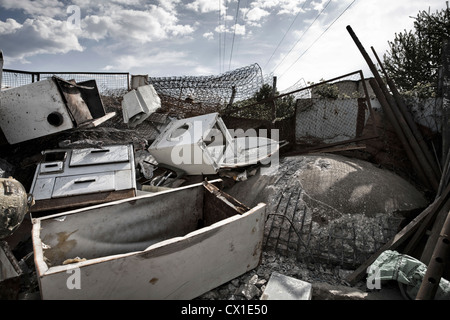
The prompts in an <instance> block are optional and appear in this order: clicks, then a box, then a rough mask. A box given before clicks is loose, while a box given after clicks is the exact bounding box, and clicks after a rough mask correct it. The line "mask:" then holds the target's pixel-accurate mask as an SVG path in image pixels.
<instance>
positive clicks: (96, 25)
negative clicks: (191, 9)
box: [82, 5, 194, 44]
mask: <svg viewBox="0 0 450 320" xmlns="http://www.w3.org/2000/svg"><path fill="white" fill-rule="evenodd" d="M82 30H83V31H84V33H83V35H82V36H83V37H86V38H89V39H94V40H101V39H104V38H110V39H111V40H120V41H124V42H125V43H124V44H128V43H130V42H136V43H141V44H142V43H149V42H151V41H156V40H162V39H167V38H168V37H169V36H184V35H189V34H191V33H192V32H193V31H194V28H193V27H192V26H190V25H180V24H178V19H177V17H176V16H175V15H173V14H172V13H171V12H169V11H166V10H165V9H164V8H161V7H157V6H154V5H153V6H151V7H150V8H149V9H148V10H145V11H139V10H132V9H122V10H116V8H114V7H111V8H109V9H108V11H106V12H105V14H104V15H101V16H100V15H91V16H87V17H86V18H84V19H83V20H82Z"/></svg>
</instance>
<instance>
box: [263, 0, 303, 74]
mask: <svg viewBox="0 0 450 320" xmlns="http://www.w3.org/2000/svg"><path fill="white" fill-rule="evenodd" d="M306 2H308V0H305V2H303V5H302V7H301V9H300V10H299V11H298V13H297V15H296V16H295V18H294V20H292V22H291V25H290V26H289V28H288V29H287V30H286V32H285V33H284V35H283V38H281V40H280V42H278V45H277V47H276V48H275V50H274V51H273V53H272V55H271V56H270V58H269V60H267V62H266V64H265V65H264V68H265V67H267V65H268V64H269V62H270V60H272V58H273V56H274V55H275V52H277V50H278V48H279V47H280V45H281V43H282V42H283V41H284V38H286V35H287V34H288V32H289V31H290V30H291V28H292V26H293V25H294V23H295V21H296V20H297V18H298V16H299V15H300V13H301V12H302V11H303V9H304V8H305V5H306Z"/></svg>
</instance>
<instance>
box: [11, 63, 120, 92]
mask: <svg viewBox="0 0 450 320" xmlns="http://www.w3.org/2000/svg"><path fill="white" fill-rule="evenodd" d="M53 76H57V77H60V78H62V79H64V80H75V82H77V83H78V82H83V81H88V80H95V82H96V83H97V87H98V90H99V92H100V93H101V94H103V95H111V96H121V95H123V94H124V93H126V92H127V91H128V89H129V73H127V72H121V73H109V72H28V71H20V70H10V69H3V77H2V88H15V87H20V86H23V85H27V84H30V83H33V82H36V81H40V80H46V79H49V78H51V77H53Z"/></svg>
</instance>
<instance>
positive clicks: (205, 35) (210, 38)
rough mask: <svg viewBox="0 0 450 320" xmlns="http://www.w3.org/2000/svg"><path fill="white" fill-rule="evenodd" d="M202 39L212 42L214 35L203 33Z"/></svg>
mask: <svg viewBox="0 0 450 320" xmlns="http://www.w3.org/2000/svg"><path fill="white" fill-rule="evenodd" d="M203 38H205V39H208V40H213V39H214V33H213V32H205V33H204V34H203Z"/></svg>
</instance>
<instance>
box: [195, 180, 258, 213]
mask: <svg viewBox="0 0 450 320" xmlns="http://www.w3.org/2000/svg"><path fill="white" fill-rule="evenodd" d="M203 186H204V187H205V189H206V190H208V191H209V192H210V193H212V194H214V195H215V196H216V197H217V198H219V199H221V200H222V201H224V202H225V203H227V204H228V205H229V206H230V207H232V208H234V209H235V210H236V211H237V212H239V213H240V214H244V213H246V212H247V211H249V210H250V208H249V207H247V206H246V205H245V204H243V203H241V202H239V201H238V200H236V199H234V198H233V197H231V196H230V195H229V194H227V193H225V192H223V191H222V190H220V189H219V188H217V187H216V186H215V185H213V184H211V183H209V182H208V181H204V182H203Z"/></svg>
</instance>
